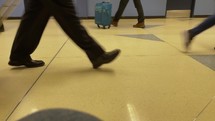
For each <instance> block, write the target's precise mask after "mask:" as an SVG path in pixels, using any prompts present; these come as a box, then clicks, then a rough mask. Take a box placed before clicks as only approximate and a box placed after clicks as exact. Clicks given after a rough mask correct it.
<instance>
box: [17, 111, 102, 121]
mask: <svg viewBox="0 0 215 121" xmlns="http://www.w3.org/2000/svg"><path fill="white" fill-rule="evenodd" d="M18 121H101V120H100V119H98V118H96V117H95V116H92V115H90V114H87V113H84V112H79V111H75V110H70V109H47V110H42V111H38V112H36V113H33V114H30V115H28V116H26V117H24V118H22V119H20V120H18Z"/></svg>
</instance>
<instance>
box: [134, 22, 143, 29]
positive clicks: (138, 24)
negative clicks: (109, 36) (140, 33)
mask: <svg viewBox="0 0 215 121" xmlns="http://www.w3.org/2000/svg"><path fill="white" fill-rule="evenodd" d="M133 27H134V28H145V23H144V22H138V23H137V24H135V25H133Z"/></svg>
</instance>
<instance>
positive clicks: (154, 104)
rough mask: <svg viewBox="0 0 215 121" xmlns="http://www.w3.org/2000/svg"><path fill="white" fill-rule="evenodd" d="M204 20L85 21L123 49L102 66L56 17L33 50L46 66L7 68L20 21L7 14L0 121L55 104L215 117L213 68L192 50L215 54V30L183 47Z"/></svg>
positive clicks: (121, 120) (134, 120) (138, 120)
mask: <svg viewBox="0 0 215 121" xmlns="http://www.w3.org/2000/svg"><path fill="white" fill-rule="evenodd" d="M202 20H204V18H192V19H190V18H163V19H147V20H146V28H145V29H137V28H132V25H133V24H135V23H136V20H135V19H122V20H121V21H120V23H119V26H118V27H111V28H110V29H98V28H97V26H96V25H95V24H94V21H93V20H92V19H90V20H82V23H83V25H84V26H85V27H86V29H87V30H88V32H89V33H90V34H91V35H92V36H93V37H94V38H96V40H97V41H98V42H99V43H100V44H101V45H102V46H103V47H104V48H105V49H106V50H107V51H109V50H112V49H115V48H119V49H121V51H122V53H121V54H120V56H119V57H118V58H117V59H116V60H115V61H114V62H113V63H110V64H107V65H104V66H102V67H101V68H100V69H98V70H94V69H92V65H91V63H90V62H89V60H88V58H87V57H86V55H85V54H84V53H83V52H82V51H81V50H80V49H79V48H78V47H77V46H76V45H75V44H74V43H73V42H70V39H69V38H68V37H67V36H66V35H65V34H64V33H63V31H62V30H61V29H60V28H59V26H58V25H57V24H56V22H55V20H53V19H50V21H49V24H48V26H47V28H46V30H45V32H44V34H43V37H42V40H41V43H40V45H39V46H38V48H37V50H36V51H35V52H34V54H33V55H32V57H33V58H34V59H42V60H44V61H45V62H46V66H44V67H41V68H31V69H28V68H12V67H10V66H8V65H7V63H8V57H9V53H10V49H11V44H12V42H13V38H14V36H15V33H16V30H17V28H18V25H19V22H20V21H19V20H7V21H5V22H4V25H5V29H6V30H5V32H3V33H0V121H16V120H18V119H20V118H22V117H24V116H27V115H29V114H32V113H34V112H37V111H41V110H43V109H53V108H65V109H71V110H77V111H80V112H85V113H88V114H91V115H93V116H96V117H98V118H99V119H102V120H103V121H214V120H215V116H214V112H215V100H214V96H215V71H214V70H212V69H211V68H209V67H207V66H206V65H204V64H202V63H200V62H199V61H197V60H195V59H193V58H192V57H191V55H212V56H213V55H215V50H214V47H215V35H214V33H215V28H211V29H209V30H207V31H205V32H204V33H202V34H201V35H199V36H198V37H196V38H195V41H194V42H193V44H192V46H191V50H190V52H189V53H184V50H183V46H182V38H183V36H182V32H183V31H184V30H187V29H189V28H192V27H194V26H196V25H197V24H198V23H200V22H201V21H202ZM133 36H136V37H133ZM146 36H147V38H146V39H144V37H146ZM152 36H153V37H156V38H158V40H160V41H155V40H153V39H150V37H152ZM138 37H140V38H138ZM212 64H215V62H213V63H212Z"/></svg>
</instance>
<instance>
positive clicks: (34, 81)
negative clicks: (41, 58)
mask: <svg viewBox="0 0 215 121" xmlns="http://www.w3.org/2000/svg"><path fill="white" fill-rule="evenodd" d="M68 41H69V38H67V40H66V41H65V42H64V43H63V45H62V46H61V47H60V49H59V50H58V51H57V53H56V54H55V55H54V57H53V58H52V59H51V61H50V62H49V63H48V65H47V66H46V67H45V69H44V70H43V71H42V72H41V73H40V75H39V76H38V77H37V79H36V80H35V81H34V83H33V84H32V85H31V86H30V88H29V89H28V90H27V92H26V93H25V94H24V96H23V97H22V98H21V100H20V101H19V102H18V104H17V105H16V106H15V107H14V109H13V110H12V111H11V113H10V114H9V115H8V116H7V118H6V120H5V121H8V119H9V118H10V117H11V115H12V114H13V113H14V112H15V110H16V109H17V108H18V107H19V105H20V104H21V103H22V101H23V100H24V98H25V97H26V96H27V95H28V93H29V92H30V91H31V89H32V88H33V87H34V85H35V84H36V83H37V82H38V80H39V79H40V77H41V76H42V75H43V73H44V72H45V71H46V70H47V68H48V67H49V65H50V64H51V63H52V62H53V61H54V59H55V58H56V56H57V55H58V54H59V53H60V51H61V50H62V48H63V47H64V46H65V45H66V43H67V42H68Z"/></svg>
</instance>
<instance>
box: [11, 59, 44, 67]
mask: <svg viewBox="0 0 215 121" xmlns="http://www.w3.org/2000/svg"><path fill="white" fill-rule="evenodd" d="M8 64H9V65H11V66H26V67H28V68H35V67H41V66H44V65H45V63H44V62H43V61H42V60H29V61H13V60H10V61H9V63H8Z"/></svg>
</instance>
